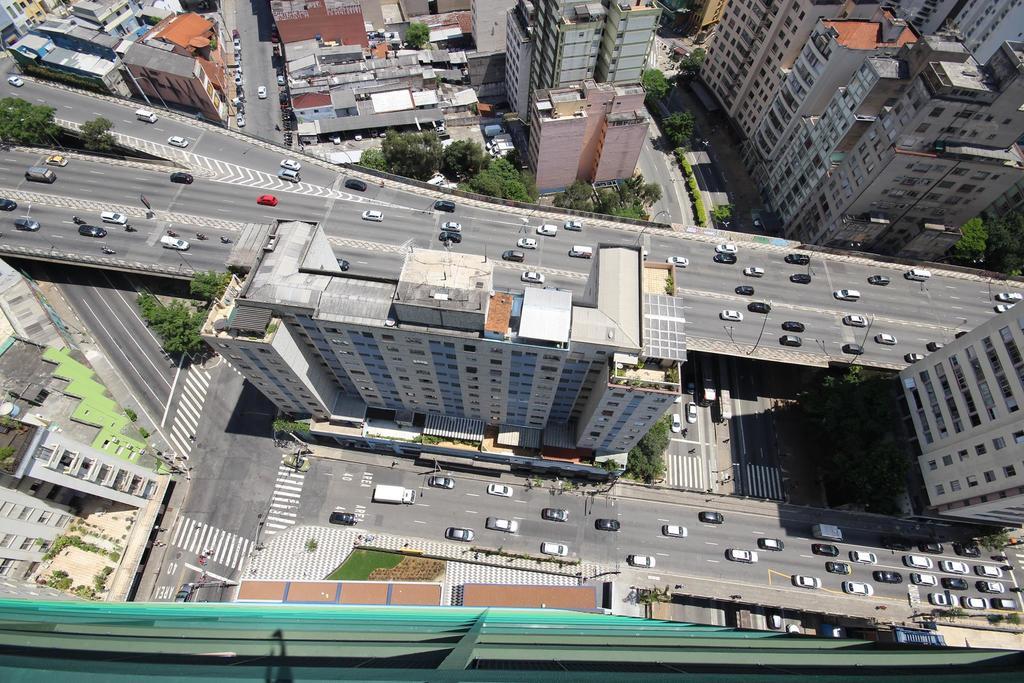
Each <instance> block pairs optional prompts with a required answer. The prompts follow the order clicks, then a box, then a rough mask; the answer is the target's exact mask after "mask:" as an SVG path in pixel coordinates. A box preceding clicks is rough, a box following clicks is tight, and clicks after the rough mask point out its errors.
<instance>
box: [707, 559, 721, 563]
mask: <svg viewBox="0 0 1024 683" xmlns="http://www.w3.org/2000/svg"><path fill="white" fill-rule="evenodd" d="M704 561H705V562H714V563H715V564H718V563H719V562H721V560H712V559H710V558H706V559H705V560H704Z"/></svg>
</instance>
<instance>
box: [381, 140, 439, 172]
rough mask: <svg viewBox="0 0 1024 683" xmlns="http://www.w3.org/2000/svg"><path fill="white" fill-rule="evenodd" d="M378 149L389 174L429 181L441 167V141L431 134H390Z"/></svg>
mask: <svg viewBox="0 0 1024 683" xmlns="http://www.w3.org/2000/svg"><path fill="white" fill-rule="evenodd" d="M380 149H381V153H382V154H383V155H384V161H385V162H386V163H387V167H388V170H389V172H391V173H394V174H396V175H401V176H405V177H407V178H413V179H415V180H429V179H430V177H431V176H433V175H434V174H435V173H437V170H438V168H439V167H440V165H441V149H442V148H441V141H440V140H438V139H437V136H436V135H434V134H433V133H426V132H424V133H392V134H391V135H388V136H387V137H386V138H384V142H383V143H382V144H381V147H380Z"/></svg>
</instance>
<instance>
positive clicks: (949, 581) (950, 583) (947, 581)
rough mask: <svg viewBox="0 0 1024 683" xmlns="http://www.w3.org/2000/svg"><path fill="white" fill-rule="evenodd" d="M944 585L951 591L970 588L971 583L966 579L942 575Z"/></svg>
mask: <svg viewBox="0 0 1024 683" xmlns="http://www.w3.org/2000/svg"><path fill="white" fill-rule="evenodd" d="M942 587H943V588H945V589H947V590H951V591H965V590H967V589H968V588H970V584H968V583H967V580H966V579H960V578H957V577H955V576H944V577H942Z"/></svg>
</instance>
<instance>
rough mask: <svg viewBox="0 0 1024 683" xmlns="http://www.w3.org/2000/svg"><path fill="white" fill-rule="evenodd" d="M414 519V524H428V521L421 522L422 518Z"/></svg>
mask: <svg viewBox="0 0 1024 683" xmlns="http://www.w3.org/2000/svg"><path fill="white" fill-rule="evenodd" d="M412 521H413V523H414V524H426V522H421V521H420V520H418V519H414V520H412Z"/></svg>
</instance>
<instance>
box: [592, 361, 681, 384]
mask: <svg viewBox="0 0 1024 683" xmlns="http://www.w3.org/2000/svg"><path fill="white" fill-rule="evenodd" d="M608 382H609V384H615V385H619V386H628V387H634V388H637V389H647V390H653V391H666V392H669V393H677V392H678V391H679V368H678V366H677V365H675V364H672V365H671V366H669V367H668V368H664V367H662V366H661V365H660V364H659V363H657V362H655V361H641V360H640V359H639V358H637V357H636V356H630V355H627V354H623V353H616V354H615V355H614V356H612V359H611V361H610V364H609V373H608Z"/></svg>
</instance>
